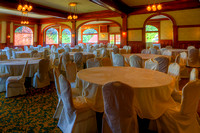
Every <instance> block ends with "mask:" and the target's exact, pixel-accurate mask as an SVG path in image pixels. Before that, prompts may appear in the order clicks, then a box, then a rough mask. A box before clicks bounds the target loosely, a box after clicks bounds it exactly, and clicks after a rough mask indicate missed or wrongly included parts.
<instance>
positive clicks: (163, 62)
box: [154, 56, 169, 73]
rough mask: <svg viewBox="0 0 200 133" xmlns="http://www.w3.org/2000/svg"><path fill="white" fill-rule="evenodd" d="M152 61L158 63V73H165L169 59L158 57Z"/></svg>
mask: <svg viewBox="0 0 200 133" xmlns="http://www.w3.org/2000/svg"><path fill="white" fill-rule="evenodd" d="M154 60H156V61H157V62H158V66H159V67H158V71H160V72H164V73H167V69H168V65H169V58H167V57H164V56H160V57H156V58H155V59H154Z"/></svg>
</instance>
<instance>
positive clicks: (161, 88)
mask: <svg viewBox="0 0 200 133" xmlns="http://www.w3.org/2000/svg"><path fill="white" fill-rule="evenodd" d="M77 77H78V79H79V80H82V84H83V85H82V86H83V88H82V89H83V90H82V95H83V96H84V97H85V100H86V102H87V104H88V105H89V106H90V107H91V108H92V109H93V110H95V111H97V112H103V111H104V109H103V98H102V86H103V85H104V84H106V83H107V82H112V81H121V82H122V83H125V84H127V85H129V86H131V87H132V88H133V89H134V106H135V108H136V111H137V113H138V115H139V116H140V117H141V118H147V119H157V118H159V117H160V116H161V115H162V114H163V113H164V112H165V111H166V110H167V108H168V107H169V106H174V105H175V102H174V100H173V99H172V97H171V94H172V91H173V85H174V82H173V80H172V78H171V77H170V76H169V75H167V74H165V73H161V72H158V71H152V70H148V69H142V68H134V67H94V68H89V69H84V70H81V71H79V72H78V73H77Z"/></svg>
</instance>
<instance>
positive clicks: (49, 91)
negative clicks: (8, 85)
mask: <svg viewBox="0 0 200 133" xmlns="http://www.w3.org/2000/svg"><path fill="white" fill-rule="evenodd" d="M26 92H27V94H26V95H24V96H18V97H13V98H5V92H1V93H0V132H3V133H7V132H16V133H18V132H20V133H27V132H28V133H29V132H30V133H33V132H35V133H38V132H53V133H55V132H56V133H60V132H61V130H60V129H59V128H58V127H57V122H58V120H55V119H53V114H54V112H55V109H56V106H57V100H58V99H57V94H56V90H55V88H54V85H51V87H50V88H46V89H45V88H42V89H34V88H30V89H27V91H26Z"/></svg>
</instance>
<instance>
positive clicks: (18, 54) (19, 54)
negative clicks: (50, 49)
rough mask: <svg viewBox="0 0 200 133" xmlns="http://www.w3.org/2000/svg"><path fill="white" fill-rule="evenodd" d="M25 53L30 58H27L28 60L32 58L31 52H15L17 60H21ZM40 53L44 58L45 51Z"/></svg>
mask: <svg viewBox="0 0 200 133" xmlns="http://www.w3.org/2000/svg"><path fill="white" fill-rule="evenodd" d="M23 53H26V54H28V56H29V57H27V58H30V57H31V51H15V55H16V58H21V54H23ZM38 53H39V54H41V55H42V56H43V54H44V52H43V51H38Z"/></svg>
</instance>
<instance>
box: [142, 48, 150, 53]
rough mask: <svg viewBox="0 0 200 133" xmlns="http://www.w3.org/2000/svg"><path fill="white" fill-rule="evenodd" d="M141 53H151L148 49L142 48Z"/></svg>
mask: <svg viewBox="0 0 200 133" xmlns="http://www.w3.org/2000/svg"><path fill="white" fill-rule="evenodd" d="M141 54H151V51H150V50H149V49H143V50H142V51H141Z"/></svg>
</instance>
